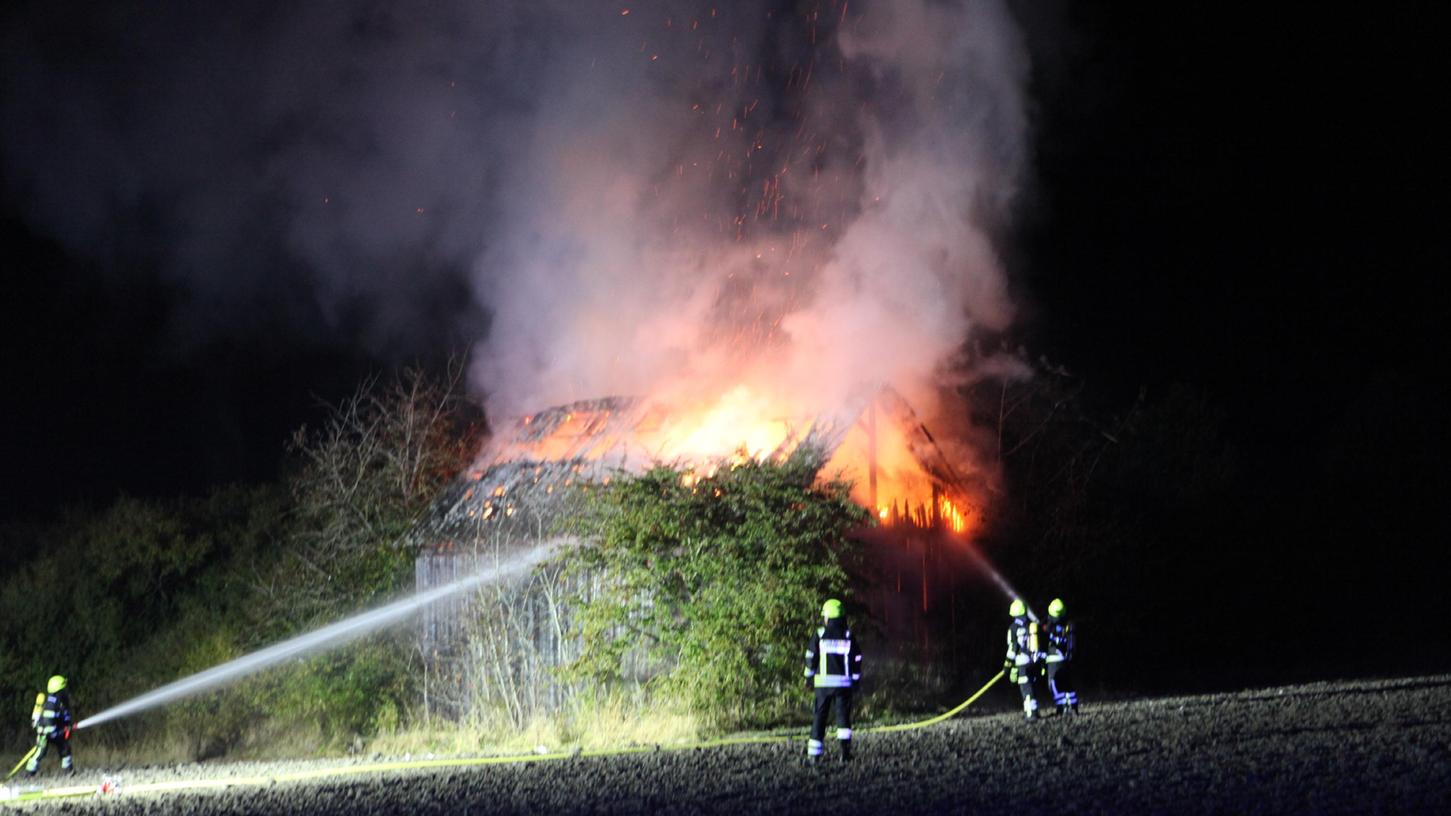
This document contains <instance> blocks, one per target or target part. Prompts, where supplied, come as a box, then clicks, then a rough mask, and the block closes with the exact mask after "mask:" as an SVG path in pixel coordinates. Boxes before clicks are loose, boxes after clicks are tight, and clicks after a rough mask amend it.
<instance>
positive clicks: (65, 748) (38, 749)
mask: <svg viewBox="0 0 1451 816" xmlns="http://www.w3.org/2000/svg"><path fill="white" fill-rule="evenodd" d="M52 744H53V745H55V750H56V753H58V754H60V767H61V770H63V771H67V772H70V771H74V770H75V764H74V760H73V758H72V757H71V741H70V737H69V736H68V735H67V734H66V732H65V730H64V729H60V728H55V729H51V730H49V731H36V732H35V753H34V754H32V755H31V757H30V761H29V762H27V763H25V772H26V773H27V774H30V775H32V776H33V775H34V774H35V772H36V771H38V770H40V760H41V759H43V758H44V757H45V752H46V751H47V750H48V749H49V748H50V746H51V745H52Z"/></svg>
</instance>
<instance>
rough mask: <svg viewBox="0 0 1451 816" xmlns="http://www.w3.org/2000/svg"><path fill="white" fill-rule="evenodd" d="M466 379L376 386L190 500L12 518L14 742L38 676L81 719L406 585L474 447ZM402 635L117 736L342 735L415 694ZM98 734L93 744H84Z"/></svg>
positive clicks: (190, 746)
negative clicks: (428, 526)
mask: <svg viewBox="0 0 1451 816" xmlns="http://www.w3.org/2000/svg"><path fill="white" fill-rule="evenodd" d="M458 382H459V372H458V370H457V369H455V370H453V371H452V372H451V373H450V375H449V376H445V377H436V376H430V375H428V374H425V373H423V372H422V371H419V370H406V371H403V372H401V373H399V374H397V375H395V376H392V377H388V378H375V379H370V380H368V381H367V382H365V383H363V384H362V385H361V386H360V387H359V388H358V389H357V391H356V392H355V393H354V394H353V396H352V397H350V398H349V399H347V400H344V401H343V402H341V403H339V404H338V405H336V406H333V408H332V409H331V411H330V413H329V415H328V417H327V419H326V421H325V422H324V423H323V424H322V425H321V426H320V427H318V428H315V429H309V428H300V429H298V430H297V432H296V434H295V435H294V437H293V439H292V441H291V443H290V444H289V448H288V457H287V461H286V467H285V472H284V475H283V476H282V477H281V478H280V479H279V480H277V481H276V482H275V483H272V484H266V485H261V486H255V487H222V488H218V489H215V490H213V491H212V492H210V493H208V494H205V495H203V496H201V497H185V498H175V499H140V498H131V497H122V498H119V499H117V500H115V501H114V502H112V503H111V504H110V505H108V506H105V507H101V508H85V507H77V508H72V509H69V510H66V511H65V512H63V513H61V514H60V517H59V518H57V519H55V520H53V521H50V522H46V523H27V524H16V525H11V526H8V527H6V528H4V530H3V532H0V534H3V536H4V540H3V541H0V552H4V553H5V558H6V562H5V564H4V567H5V569H4V574H3V580H0V632H3V643H4V644H5V647H4V649H3V650H0V701H3V702H0V716H3V717H4V723H5V726H4V732H3V733H5V734H6V735H7V736H9V737H11V738H13V739H14V740H15V742H14V744H16V745H19V744H23V742H24V740H25V726H26V725H28V716H29V709H30V704H31V701H32V699H33V696H34V693H35V691H36V689H37V688H39V687H41V686H43V685H44V681H45V678H46V677H48V676H50V675H52V674H63V675H65V676H67V677H68V678H70V679H71V681H72V685H71V687H72V694H73V700H74V703H75V705H76V707H77V709H78V712H79V714H80V716H81V717H85V716H87V715H90V714H95V713H97V712H98V711H100V710H101V709H103V708H105V707H106V706H109V705H113V704H115V703H118V702H121V701H123V700H125V699H127V698H129V697H131V696H133V695H135V694H138V693H141V692H144V691H148V690H150V689H152V688H155V687H157V686H159V685H162V684H164V683H167V682H171V681H172V680H176V679H178V678H179V677H182V676H185V675H187V674H190V673H193V672H196V671H200V670H202V669H206V668H209V667H211V666H213V665H216V664H218V663H221V662H224V661H226V660H229V659H231V658H234V657H238V656H240V655H242V654H245V653H247V652H248V651H251V650H252V649H255V648H257V647H259V646H262V645H265V644H268V643H271V642H274V641H276V640H278V639H281V638H283V637H285V636H287V635H290V634H294V633H297V632H299V631H304V630H306V629H308V628H310V627H312V626H315V625H318V624H320V623H323V622H330V621H331V620H333V619H336V618H338V617H340V616H342V615H344V614H347V613H350V612H353V611H355V610H357V609H359V608H360V607H363V606H366V605H368V604H370V603H373V602H376V601H378V600H380V599H382V598H386V597H389V596H391V595H393V594H396V593H397V592H399V591H400V590H403V589H405V588H407V587H408V585H409V583H410V580H411V577H412V565H413V552H412V549H411V544H410V542H409V541H408V540H407V538H406V533H407V532H408V531H409V530H410V529H411V528H412V525H413V523H414V521H415V520H416V518H417V517H418V515H419V513H421V512H422V511H423V510H424V509H426V508H427V507H428V506H429V504H430V503H431V501H432V500H433V498H434V497H435V496H436V494H437V491H438V490H439V488H440V487H441V486H442V485H444V484H446V483H447V482H448V481H449V480H451V479H452V478H453V477H454V475H455V474H456V473H458V472H459V470H460V469H461V468H462V467H463V465H464V463H465V461H466V460H467V458H468V457H469V456H470V455H472V453H473V450H474V448H475V445H476V444H477V439H478V434H479V432H480V430H481V424H480V422H479V417H478V415H477V413H476V412H475V411H474V410H473V409H472V407H471V406H470V404H469V403H467V402H465V401H464V400H462V399H460V398H459V392H458V390H457V386H458ZM416 657H417V656H416V655H414V654H413V653H412V652H410V650H409V646H408V644H407V643H406V642H403V641H399V640H397V638H396V636H395V637H392V638H383V639H376V638H375V639H370V640H368V641H366V642H364V643H362V644H360V645H355V646H351V647H348V648H346V649H343V650H341V651H339V652H336V653H333V654H330V655H328V656H325V657H322V658H318V659H313V660H309V661H306V662H302V663H298V664H295V665H293V666H291V667H289V668H287V669H283V670H280V671H274V672H269V673H267V674H265V675H264V676H262V677H261V678H259V679H258V680H257V681H254V682H251V683H247V684H242V685H239V686H236V687H234V688H232V689H229V690H226V691H223V692H220V693H212V694H207V695H203V696H201V697H198V698H196V699H194V700H191V701H187V702H183V703H181V704H178V705H172V706H166V707H163V708H160V709H156V710H153V711H148V712H143V713H140V714H138V715H136V716H134V717H132V718H129V719H127V720H123V721H120V722H118V723H114V724H108V725H107V726H106V728H105V729H102V730H103V732H104V733H99V734H97V738H99V739H100V740H101V741H102V742H106V743H111V744H131V745H136V744H151V745H153V746H154V747H155V749H156V750H157V751H164V752H168V753H171V754H173V755H180V756H190V757H205V756H209V755H213V754H217V753H221V752H224V751H232V750H238V749H241V750H246V749H248V748H252V747H257V748H261V747H264V746H266V745H268V744H270V743H275V742H276V741H277V740H278V739H279V735H285V739H286V744H287V746H288V747H289V748H292V749H300V750H307V749H308V748H309V747H319V746H326V745H328V744H336V743H339V742H341V741H346V740H350V739H352V738H354V737H355V736H356V735H358V734H362V733H369V732H372V731H374V730H376V729H377V728H379V727H381V726H385V725H388V724H389V723H396V722H397V721H398V719H399V717H400V716H401V712H402V711H403V710H404V709H405V708H406V706H407V705H409V704H410V700H409V695H410V693H411V683H412V671H413V670H414V668H415V667H414V666H413V663H414V661H415V660H416ZM93 744H94V743H93Z"/></svg>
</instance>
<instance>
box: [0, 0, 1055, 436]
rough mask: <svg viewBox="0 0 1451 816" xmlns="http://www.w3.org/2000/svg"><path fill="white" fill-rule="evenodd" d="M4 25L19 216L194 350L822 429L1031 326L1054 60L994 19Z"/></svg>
mask: <svg viewBox="0 0 1451 816" xmlns="http://www.w3.org/2000/svg"><path fill="white" fill-rule="evenodd" d="M4 32H5V33H4V34H3V35H0V36H3V49H4V53H3V74H4V80H3V83H4V84H3V91H0V92H3V100H0V121H3V126H0V127H3V151H4V153H3V168H4V181H5V196H6V199H7V205H8V206H9V207H11V208H13V209H15V210H18V211H19V212H21V213H22V214H23V216H24V217H25V218H26V219H27V221H28V222H29V223H30V224H32V225H33V227H34V228H35V229H37V230H40V231H43V232H45V233H47V234H49V235H53V236H54V237H56V238H57V239H58V240H60V241H61V242H63V243H64V245H65V246H67V247H68V248H69V249H70V251H72V252H74V253H76V254H78V255H83V256H87V257H92V258H96V259H98V260H100V261H102V262H103V263H108V262H109V263H115V262H116V261H117V259H124V260H126V261H127V262H128V264H129V265H128V264H117V265H118V266H122V265H124V266H126V268H135V263H134V261H135V260H136V259H137V258H140V259H144V260H149V261H151V262H152V265H153V266H154V267H155V268H157V269H159V270H160V274H161V275H162V276H163V278H164V279H165V280H166V281H167V282H170V283H173V284H176V285H179V286H180V287H181V289H182V291H184V292H185V293H186V298H185V301H184V303H183V304H182V305H181V306H180V308H179V310H178V311H177V312H176V314H175V315H173V320H174V323H175V329H176V331H177V333H178V336H179V337H182V338H189V339H190V338H200V339H207V338H210V337H214V336H217V335H232V334H244V333H246V332H248V331H255V330H256V326H257V325H259V323H261V324H265V325H267V326H276V325H277V324H278V323H279V322H280V323H281V324H282V325H284V326H285V327H286V331H289V332H293V333H296V334H297V335H299V336H307V335H310V334H314V333H323V334H330V335H334V336H344V337H346V338H348V339H349V340H351V341H352V342H355V343H358V344H361V345H363V346H364V347H366V348H368V349H369V350H370V351H372V352H374V353H398V354H402V353H416V352H419V351H428V350H430V349H429V347H430V346H433V345H436V344H438V343H441V342H446V341H447V340H448V339H450V338H452V339H457V338H463V339H464V340H466V341H478V342H479V343H480V345H479V346H478V347H477V350H476V355H475V372H476V386H477V387H478V388H479V389H480V390H481V391H485V392H487V393H488V394H489V396H490V405H491V407H492V408H495V409H496V410H499V411H502V412H505V413H509V412H516V411H522V410H528V409H532V408H534V407H537V406H540V405H545V404H551V403H557V402H561V401H564V400H567V399H574V398H583V397H594V396H599V395H602V394H612V393H657V394H660V393H665V394H671V393H688V394H692V395H696V394H699V393H702V392H705V391H710V390H712V389H715V390H716V391H719V390H720V389H723V388H729V387H732V386H734V385H736V384H740V383H746V384H748V385H750V387H751V388H752V389H754V390H755V391H757V392H765V393H772V394H774V397H773V398H779V397H780V394H779V393H777V392H782V391H789V392H792V395H796V396H799V395H800V394H810V395H811V397H812V400H813V401H814V402H815V403H817V404H816V405H808V406H805V407H808V408H815V407H820V406H822V405H839V404H841V403H842V402H843V401H847V400H850V399H851V398H853V397H854V396H856V395H859V394H860V393H862V392H863V391H864V390H866V389H869V388H871V387H873V386H875V385H878V384H881V383H892V384H894V385H896V386H897V387H898V388H899V389H900V390H902V391H904V392H906V393H909V394H912V393H922V392H923V391H924V384H926V383H928V382H930V381H931V380H932V379H933V378H934V377H936V375H937V373H938V369H939V368H940V366H941V365H942V363H943V362H944V361H945V360H946V359H947V358H948V357H949V356H950V355H951V354H952V353H953V352H954V350H956V349H957V348H958V347H959V346H960V344H961V343H962V341H963V340H964V339H965V338H966V337H967V336H968V335H969V334H970V333H971V332H972V331H973V330H974V329H977V328H987V329H1001V328H1002V327H1004V326H1005V325H1006V324H1007V323H1008V322H1009V321H1010V320H1011V319H1012V314H1013V309H1012V306H1011V304H1010V303H1009V302H1008V298H1007V294H1006V291H1007V290H1006V286H1005V282H1004V277H1003V270H1002V264H1001V263H1000V261H999V260H998V259H999V253H998V250H997V248H996V246H995V241H996V239H997V233H996V230H997V229H998V228H999V227H1000V226H1001V225H1002V224H1004V223H1007V222H1008V221H1009V220H1010V216H1011V214H1012V210H1013V207H1014V202H1015V200H1016V197H1017V192H1018V188H1019V186H1020V183H1021V179H1022V178H1023V175H1024V172H1025V169H1024V168H1025V164H1026V157H1025V154H1024V150H1025V144H1026V132H1027V115H1026V112H1025V108H1024V89H1025V86H1026V82H1027V59H1026V54H1025V52H1024V49H1023V47H1022V43H1021V41H1020V40H1021V37H1020V35H1019V32H1018V31H1017V28H1016V25H1015V23H1014V22H1013V20H1012V19H1011V16H1010V15H1009V14H1008V12H1007V10H1006V8H1005V7H1004V5H1003V3H1002V2H998V0H964V1H963V2H946V1H945V0H871V2H867V1H866V0H857V2H852V3H849V4H848V3H846V2H842V0H817V1H816V2H761V1H760V0H756V1H755V2H729V3H727V2H722V1H721V0H716V2H680V1H679V0H674V1H671V0H651V1H650V2H639V3H632V2H620V3H598V2H579V1H577V0H515V1H514V2H487V3H485V2H466V1H465V0H444V1H443V2H412V3H385V2H331V3H302V4H299V3H282V2H270V1H269V0H254V1H252V2H239V3H231V4H210V3H207V4H196V3H189V2H180V0H160V1H159V2H148V3H141V2H120V3H111V4H103V5H99V6H91V5H89V4H81V3H78V2H68V1H67V0H60V1H59V2H45V3H41V2H33V3H23V4H21V5H18V6H13V7H12V8H11V10H10V11H8V12H6V13H5V17H4ZM259 315H266V320H265V321H259Z"/></svg>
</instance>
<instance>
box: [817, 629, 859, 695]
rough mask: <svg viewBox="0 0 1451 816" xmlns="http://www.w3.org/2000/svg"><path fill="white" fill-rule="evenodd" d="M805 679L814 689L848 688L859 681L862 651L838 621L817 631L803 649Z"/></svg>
mask: <svg viewBox="0 0 1451 816" xmlns="http://www.w3.org/2000/svg"><path fill="white" fill-rule="evenodd" d="M806 676H807V677H809V678H812V682H813V684H814V685H815V686H816V688H851V687H852V686H854V685H856V684H857V683H860V682H861V679H862V653H861V650H860V649H858V648H857V645H856V640H855V639H853V638H852V636H851V630H850V629H847V628H846V626H845V625H843V624H842V623H841V621H840V620H831V621H828V622H827V624H826V625H825V626H822V627H820V628H818V629H817V630H816V637H814V638H812V640H811V644H810V645H809V646H807V647H806Z"/></svg>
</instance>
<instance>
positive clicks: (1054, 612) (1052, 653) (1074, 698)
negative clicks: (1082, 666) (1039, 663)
mask: <svg viewBox="0 0 1451 816" xmlns="http://www.w3.org/2000/svg"><path fill="white" fill-rule="evenodd" d="M1065 611H1066V607H1064V605H1063V599H1062V598H1054V599H1053V602H1052V603H1050V604H1048V621H1047V622H1046V623H1045V624H1044V630H1045V631H1044V634H1045V635H1047V641H1048V651H1047V653H1046V654H1045V655H1044V657H1043V665H1044V670H1043V673H1044V675H1045V676H1046V677H1047V678H1048V691H1049V692H1051V693H1052V694H1053V704H1054V705H1055V706H1057V707H1058V713H1059V714H1066V713H1070V712H1071V713H1073V714H1077V713H1078V692H1076V691H1070V690H1069V689H1067V688H1065V687H1064V684H1063V679H1064V675H1063V670H1064V669H1066V668H1068V664H1069V663H1072V662H1073V623H1072V622H1070V621H1069V620H1068V617H1067V616H1066V615H1065V614H1064V613H1065Z"/></svg>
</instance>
